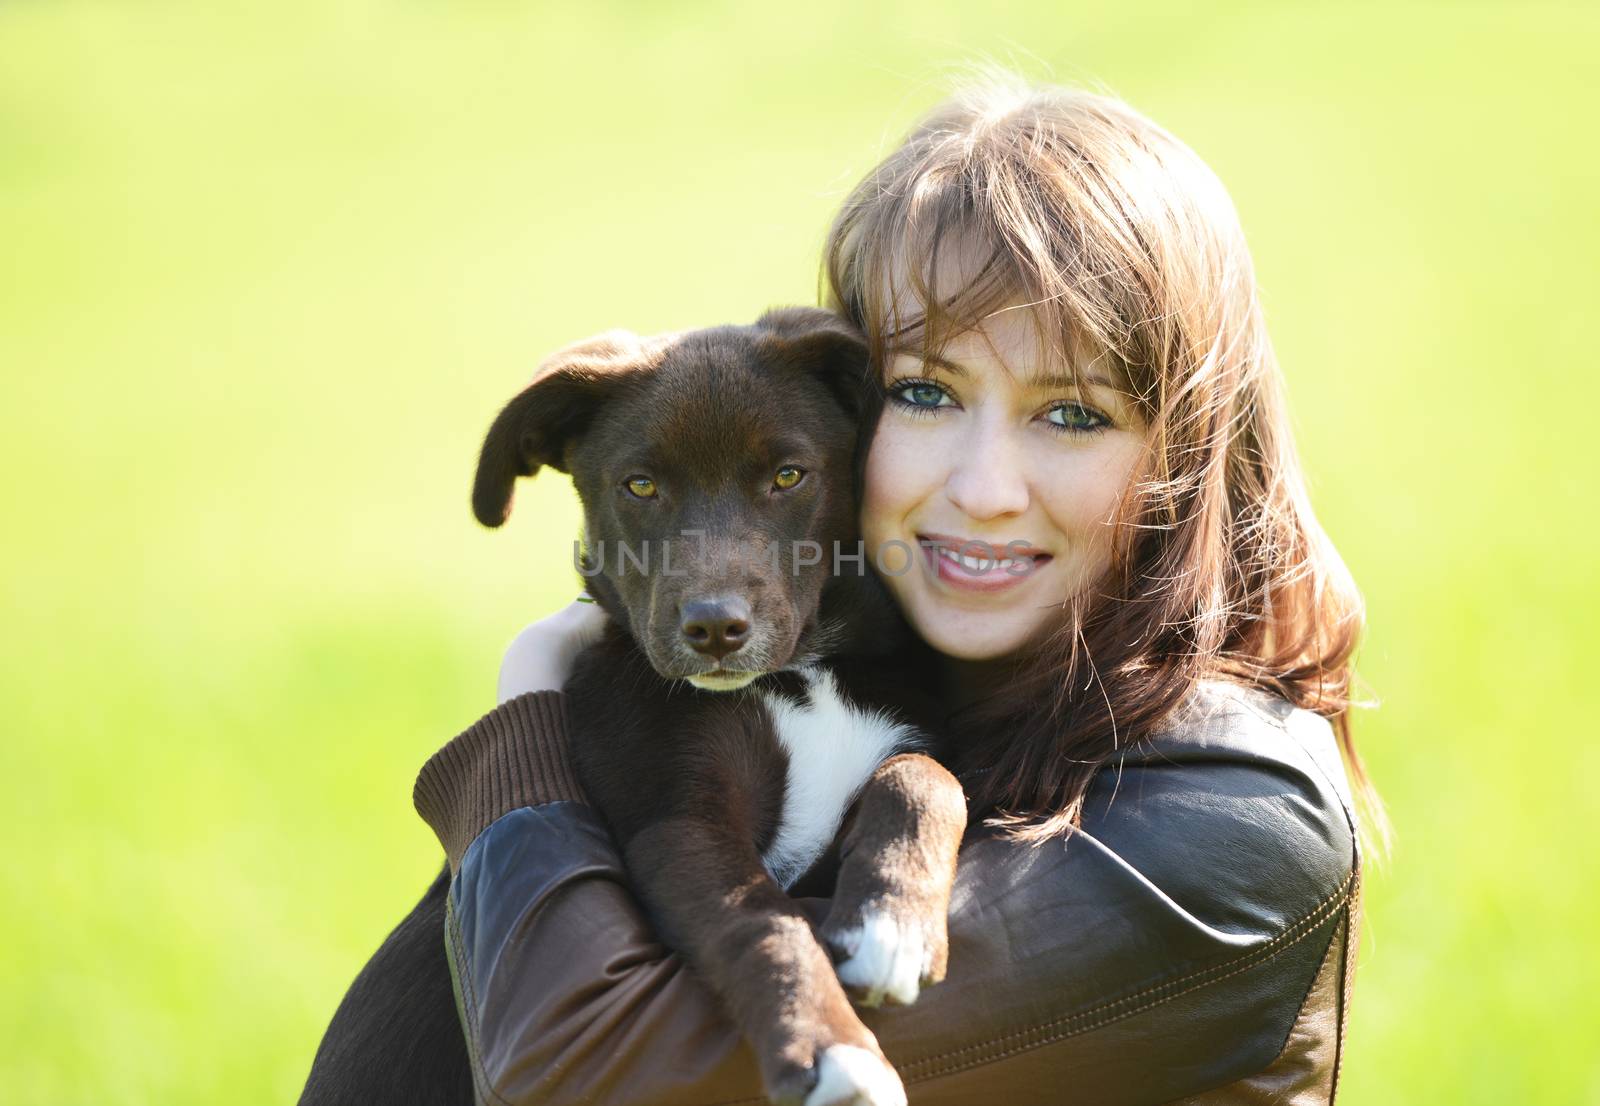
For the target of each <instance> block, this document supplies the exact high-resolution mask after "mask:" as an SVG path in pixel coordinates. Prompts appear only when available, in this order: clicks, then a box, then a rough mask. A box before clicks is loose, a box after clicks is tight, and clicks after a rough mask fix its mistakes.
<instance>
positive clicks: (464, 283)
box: [0, 0, 1600, 1106]
mask: <svg viewBox="0 0 1600 1106" xmlns="http://www.w3.org/2000/svg"><path fill="white" fill-rule="evenodd" d="M1597 32H1600V14H1597V10H1596V9H1595V8H1594V7H1593V6H1576V5H1574V6H1535V5H1526V4H1504V5H1495V4H1475V3H1473V4H1454V5H1449V4H1438V5H1430V6H1411V5H1391V4H1386V5H1372V6H1364V5H1352V4H1339V5H1326V6H1311V5H1288V4H1270V3H1262V4H1257V5H1230V6H1193V7H1191V6H1189V5H1183V4H1155V3H1145V2H1142V0H1141V2H1134V3H1125V4H1110V3H1094V4H1087V3H1059V2H1048V3H1033V4H1030V3H1011V2H1001V3H995V4H984V5H969V4H962V3H959V2H937V3H936V2H931V0H925V2H922V3H917V4H911V3H894V4H883V5H870V6H856V5H849V4H843V3H834V2H827V3H820V4H817V5H812V6H808V7H805V8H801V7H798V6H793V7H785V8H777V7H771V8H761V7H755V6H748V5H735V4H728V3H724V4H696V5H687V6H669V5H666V4H647V3H606V4H591V5H587V6H584V7H582V8H581V9H579V8H578V7H577V6H570V7H566V6H556V5H542V4H541V5H520V4H512V3H504V2H489V0H479V2H463V3H453V4H448V5H447V4H443V3H427V2H422V0H409V2H377V0H368V2H353V0H332V2H319V3H309V2H303V0H297V2H294V3H280V4H276V5H264V4H263V5H245V4H237V3H209V4H203V3H195V2H186V3H178V2H151V3H142V4H137V5H130V4H112V3H88V2H82V3H77V2H71V3H69V2H61V3H47V2H42V0H12V2H10V3H7V4H5V5H3V6H0V271H3V272H4V294H3V295H0V412H3V414H0V419H3V423H0V429H3V434H0V465H3V466H4V470H5V478H4V481H3V491H0V495H3V497H4V499H3V501H0V502H3V508H4V515H3V517H4V523H3V526H4V530H5V538H4V541H3V542H0V568H3V575H0V589H3V591H0V596H3V599H0V604H3V606H0V614H3V619H4V626H3V629H4V633H3V635H0V697H3V700H4V704H5V706H4V713H5V721H4V724H3V725H4V736H3V740H0V805H3V807H4V809H5V810H6V811H7V812H8V816H9V821H10V824H11V830H10V832H9V833H8V834H7V839H8V840H9V841H10V842H11V847H10V849H9V850H8V851H9V853H10V856H9V860H8V863H7V864H6V865H5V866H4V870H3V872H0V894H3V898H0V906H3V909H0V987H3V988H4V994H5V1000H4V1002H3V1004H0V1088H3V1090H0V1099H3V1100H4V1101H6V1102H8V1103H18V1104H49V1106H68V1104H78V1103H84V1104H88V1103H94V1104H104V1103H159V1104H162V1106H180V1104H189V1103H206V1104H211V1103H218V1102H229V1103H234V1102H238V1103H242V1102H263V1103H265V1102H288V1101H292V1100H293V1099H294V1098H295V1096H296V1095H297V1093H298V1090H299V1087H300V1084H301V1082H302V1081H303V1080H304V1077H305V1074H306V1071H307V1068H308V1066H309V1063H310V1060H311V1056H312V1053H313V1050H314V1049H315V1046H316V1044H317V1041H318V1039H319V1038H320V1035H321V1033H322V1030H323V1028H324V1027H325V1025H326V1023H327V1020H328V1018H329V1016H330V1015H331V1014H332V1012H333V1009H334V1006H335V1004H336V1003H337V1001H338V999H339V997H340V995H341V994H342V993H343V991H344V989H345V987H346V986H347V985H348V983H349V981H350V979H351V978H352V976H353V975H354V973H355V972H356V970H357V969H358V968H359V967H360V965H361V964H362V963H363V962H364V961H365V959H366V957H367V956H368V955H369V954H370V953H371V951H372V950H373V949H374V948H375V947H376V946H377V944H378V943H379V942H380V941H381V940H382V938H383V936H384V935H385V933H386V932H387V931H388V929H389V928H390V927H391V926H392V925H393V924H394V923H395V922H396V921H398V919H399V918H400V917H401V916H402V915H403V914H404V913H405V912H406V910H407V909H409V907H410V905H411V904H412V902H413V901H414V900H415V898H416V896H417V895H418V894H419V893H420V892H421V890H422V888H423V887H424V886H425V885H426V883H427V882H428V880H429V879H430V878H431V876H432V875H433V873H434V872H435V871H436V869H437V866H438V864H439V860H440V854H439V850H438V847H437V845H436V843H435V841H434V839H433V837H432V835H431V834H430V833H429V832H428V831H427V829H426V828H425V827H424V826H423V825H422V823H421V822H420V821H419V820H418V819H417V818H416V816H415V815H414V814H413V812H412V810H411V807H410V787H411V781H412V778H413V776H414V774H415V772H416V770H417V768H418V767H419V766H420V765H421V763H422V761H423V760H424V759H425V758H426V757H427V756H428V755H429V754H430V753H431V752H432V751H433V750H434V749H435V748H437V747H438V746H439V745H441V744H442V743H443V742H444V741H445V740H446V739H448V738H449V737H451V736H453V735H454V734H455V733H457V732H458V731H459V730H460V729H462V728H464V727H465V726H466V725H468V724H469V723H471V722H472V721H473V720H475V719H476V718H477V717H478V716H479V715H480V714H481V713H482V712H483V711H485V710H487V709H489V708H490V707H491V706H492V705H493V697H494V690H495V676H496V672H497V668H498V664H499V656H500V653H501V650H502V649H503V647H504V646H505V644H506V643H507V642H508V641H509V639H510V638H511V637H512V636H513V635H514V634H515V633H516V632H517V630H518V629H520V627H521V626H523V625H524V624H525V623H526V622H528V621H530V620H531V619H532V618H534V617H537V616H539V615H541V614H543V613H546V612H547V611H549V610H551V609H553V608H554V607H555V606H557V605H559V604H561V603H563V602H564V601H565V600H566V599H567V597H568V596H569V595H570V594H571V593H572V591H573V586H572V574H571V571H570V568H569V560H568V558H569V552H570V548H569V544H568V543H569V539H570V538H571V536H572V535H573V534H574V533H575V527H576V517H577V516H576V512H575V509H574V504H573V502H572V499H571V492H570V488H569V486H568V485H566V484H565V483H563V482H562V481H561V479H560V478H559V477H547V478H543V479H541V480H540V481H538V482H536V483H534V484H531V485H524V486H523V488H522V489H521V490H520V491H519V493H518V511H517V513H516V514H515V515H514V516H513V518H512V521H511V524H510V526H509V527H507V528H506V529H504V530H502V531H487V530H484V529H482V528H481V527H479V526H478V525H477V523H475V522H474V521H473V520H472V518H471V515H470V513H469V510H468V507H467V491H468V486H469V483H470V478H471V473H472V468H473V465H474V463H475V460H476V451H477V448H478V446H479V444H480V442H481V439H482V434H483V432H484V431H485V429H486V428H487V425H488V421H489V419H490V418H491V417H492V416H493V414H494V412H495V411H496V410H498V408H499V406H500V404H501V403H503V402H504V401H505V400H506V399H507V398H509V396H510V395H511V394H512V393H513V392H514V391H515V390H516V389H518V388H519V387H520V386H521V384H522V383H523V382H524V380H525V378H526V377H527V375H528V374H529V372H530V371H531V369H532V367H533V366H534V364H535V363H536V361H537V360H538V359H539V358H540V357H541V356H542V355H543V354H544V353H545V352H547V351H549V350H550V349H552V348H554V347H556V346H557V345H560V344H563V343H565V342H567V341H569V340H571V339H573V338H577V337H580V336H583V335H586V334H589V333H591V332H594V331H597V330H602V329H605V328H608V327H612V326H628V327H631V328H633V329H636V330H639V331H644V332H648V331H653V330H662V329H673V328H678V327H682V326H689V325H702V324H710V323H715V322H723V321H748V320H749V319H752V318H753V317H754V316H755V315H756V314H757V313H758V312H759V311H760V310H761V309H762V308H764V307H765V306H767V305H770V304H775V303H784V302H812V301H814V298H815V290H816V262H817V256H818V250H819V246H820V243H821V240H822V235H823V231H824V228H825V226H826V223H827V220H828V218H829V216H830V214H831V213H832V211H833V209H834V208H835V206H836V205H837V203H838V202H839V201H840V200H841V199H842V198H843V195H844V193H845V191H846V189H847V188H848V187H849V185H850V184H851V183H853V182H854V180H855V179H857V178H858V177H859V176H860V174H861V173H862V172H864V171H865V170H866V169H867V168H868V166H869V165H871V164H872V162H873V161H874V160H876V158H877V157H878V156H879V155H880V154H881V153H882V152H884V151H885V150H886V149H887V148H888V146H889V145H890V144H892V143H893V142H894V140H895V139H896V138H897V137H898V135H899V134H900V133H901V132H902V131H903V129H904V128H905V127H906V126H907V125H908V124H909V123H910V122H911V120H912V119H913V118H914V117H915V116H916V115H917V114H918V113H919V112H920V111H922V110H923V109H925V108H926V107H928V106H930V105H931V104H932V103H933V102H934V101H935V100H936V99H937V98H938V97H939V96H940V95H941V91H942V88H943V83H942V82H943V80H944V78H945V77H947V76H948V75H949V74H950V73H951V72H952V70H953V67H955V66H957V65H959V64H960V63H962V62H964V61H969V60H972V59H978V58H988V59H992V60H998V61H1001V62H1008V63H1011V64H1013V65H1014V66H1015V67H1016V68H1019V69H1021V70H1022V71H1024V72H1026V73H1028V74H1030V75H1032V76H1036V77H1053V78H1054V79H1058V80H1063V81H1088V82H1093V83H1095V84H1097V85H1099V86H1101V87H1104V88H1106V89H1109V90H1111V91H1114V92H1116V93H1118V94H1120V95H1122V96H1124V97H1126V98H1128V99H1129V100H1130V101H1131V102H1132V103H1133V104H1134V105H1136V106H1137V107H1139V108H1141V109H1143V110H1144V111H1146V112H1148V113H1149V114H1151V115H1152V116H1153V117H1154V118H1155V119H1157V120H1158V121H1159V122H1161V123H1163V124H1165V125H1167V126H1168V127H1170V128H1171V129H1173V130H1174V131H1175V132H1176V133H1177V134H1178V135H1180V136H1181V137H1183V138H1184V139H1185V140H1186V141H1188V142H1189V143H1190V144H1191V145H1193V146H1194V147H1195V148H1196V149H1197V150H1198V151H1199V152H1200V154H1201V155H1202V156H1203V157H1205V158H1206V159H1207V160H1208V161H1209V162H1210V163H1211V164H1212V165H1213V166H1214V167H1215V168H1216V170H1217V171H1218V173H1219V174H1220V175H1221V177H1222V178H1223V180H1224V181H1225V182H1226V183H1227V184H1228V186H1229V188H1230V189H1231V191H1232V193H1233V195H1234V198H1235V200H1236V202H1237V204H1238V206H1239V209H1240V211H1241V214H1242V216H1243V219H1244V222H1245V225H1246V229H1247V231H1248V232H1249V234H1250V236H1251V241H1252V243H1253V247H1254V250H1255V254H1256V259H1257V263H1258V267H1259V270H1260V274H1261V279H1262V282H1263V284H1264V287H1265V294H1266V301H1267V308H1268V312H1269V316H1270V319H1271V323H1272V328H1273V334H1274V338H1275V340H1276V343H1277V345H1278V348H1279V352H1280V355H1281V358H1282V361H1283V364H1284V366H1285V369H1286V372H1287V374H1288V377H1289V385H1290V392H1291V399H1292V402H1293V404H1294V408H1295V411H1296V418H1297V423H1298V426H1299V431H1300V435H1301V443H1302V448H1303V450H1304V453H1305V455H1306V458H1307V463H1308V468H1309V471H1310V473H1311V475H1312V480H1313V494H1314V497H1315V501H1316V503H1317V505H1318V508H1319V510H1320V512H1321V513H1322V515H1323V517H1324V519H1325V521H1326V523H1327V525H1328V528H1329V530H1330V531H1331V533H1332V534H1333V535H1334V538H1335V540H1336V542H1337V543H1338V544H1339V546H1340V548H1341V549H1342V550H1343V552H1344V553H1345V555H1346V557H1347V559H1348V560H1349V562H1350V564H1351V566H1352V568H1353V570H1354V572H1355V575H1356V577H1357V580H1358V581H1359V582H1360V583H1361V585H1362V586H1363V590H1364V592H1365V594H1366V596H1367V598H1368V601H1369V605H1370V618H1371V625H1370V632H1369V636H1368V639H1367V644H1366V646H1365V648H1364V650H1363V652H1362V654H1361V657H1360V667H1361V671H1362V673H1363V676H1364V678H1365V681H1366V683H1367V684H1368V685H1369V686H1370V688H1371V689H1372V691H1373V692H1374V693H1375V694H1376V695H1377V696H1378V697H1379V698H1380V699H1381V700H1382V703H1383V705H1382V708H1381V709H1380V710H1378V711H1376V712H1373V713H1370V714H1367V715H1364V716H1363V717H1362V718H1360V719H1359V734H1360V740H1361V743H1362V746H1363V748H1364V750H1365V753H1366V755H1367V757H1368V759H1369V762H1370V765H1371V767H1372V770H1373V773H1374V775H1375V777H1376V779H1377V781H1378V783H1379V785H1380V787H1381V789H1382V791H1383V793H1384V795H1385V797H1386V799H1387V801H1388V803H1389V807H1390V810H1391V813H1392V816H1393V820H1394V823H1395V827H1396V830H1397V841H1396V850H1395V853H1394V856H1393V860H1392V862H1391V863H1390V865H1389V866H1388V867H1387V869H1385V870H1383V871H1380V872H1377V873H1375V874H1374V875H1373V876H1372V877H1371V878H1370V879H1369V900H1368V915H1367V916H1368V935H1367V939H1366V943H1365V946H1364V949H1363V956H1362V967H1361V972H1360V976H1359V978H1358V988H1357V1005H1356V1007H1355V1013H1354V1018H1353V1025H1352V1038H1351V1045H1350V1052H1349V1056H1348V1059H1347V1063H1346V1073H1347V1077H1346V1089H1347V1098H1346V1101H1348V1102H1351V1103H1356V1104H1374V1103H1410V1102H1448V1103H1503V1102H1549V1103H1566V1102H1576V1101H1600V1067H1597V1063H1596V1051H1597V1050H1596V1047H1595V1042H1596V1041H1597V1040H1600V1026H1597V1021H1600V1018H1597V1011H1600V1007H1597V1005H1596V1003H1595V1000H1594V995H1595V993H1596V990H1597V985H1600V971H1597V962H1600V958H1597V957H1596V955H1595V953H1594V952H1593V951H1592V950H1591V947H1590V945H1589V939H1590V937H1589V934H1590V933H1591V932H1592V931H1591V930H1590V928H1589V927H1590V926H1591V925H1592V924H1593V920H1594V918H1595V916H1596V913H1597V907H1600V878H1597V877H1600V871H1597V867H1600V866H1597V863H1596V854H1595V850H1594V848H1593V847H1592V845H1591V844H1590V838H1591V836H1592V834H1593V829H1592V827H1593V826H1594V824H1595V822H1596V820H1597V817H1600V795H1597V783H1596V780H1597V779H1600V752H1597V749H1596V742H1595V735H1596V726H1595V723H1594V714H1593V705H1592V690H1593V687H1594V685H1593V684H1590V683H1589V680H1590V678H1591V676H1590V675H1589V674H1590V672H1591V671H1592V669H1593V668H1594V666H1595V663H1596V661H1597V660H1600V646H1597V643H1596V622H1597V616H1600V586H1597V582H1596V571H1595V566H1596V563H1597V556H1596V554H1597V552H1600V550H1597V533H1600V530H1597V527H1596V524H1595V507H1596V503H1595V496H1594V494H1593V492H1592V489H1591V479H1592V476H1591V474H1592V472H1593V463H1592V460H1591V453H1590V451H1591V450H1592V449H1593V448H1594V444H1595V434H1594V432H1593V430H1592V428H1591V426H1592V421H1593V417H1594V412H1595V409H1596V399H1597V387H1596V382H1595V373H1596V356H1595V343H1594V338H1593V324H1594V318H1595V315H1594V307H1593V299H1594V296H1595V293H1596V289H1597V287H1600V281H1597V277H1600V265H1597V260H1596V259H1597V257H1600V219H1597V217H1596V214H1595V211H1596V208H1595V197H1596V196H1597V195H1600V179H1597V178H1600V155H1597V154H1596V150H1595V142H1594V118H1595V110H1596V108H1597V107H1600V102H1597V101H1600V95H1597V82H1596V70H1595V68H1594V57H1595V54H1596V49H1597V47H1600V34H1597ZM19 829H20V832H19Z"/></svg>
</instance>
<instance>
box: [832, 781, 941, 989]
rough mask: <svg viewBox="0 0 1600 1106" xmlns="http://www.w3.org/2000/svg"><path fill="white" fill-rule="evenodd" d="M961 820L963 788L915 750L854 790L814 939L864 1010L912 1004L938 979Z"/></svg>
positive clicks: (939, 978) (939, 977)
mask: <svg viewBox="0 0 1600 1106" xmlns="http://www.w3.org/2000/svg"><path fill="white" fill-rule="evenodd" d="M966 822H967V804H966V797H965V795H964V794H963V793H962V790H961V784H960V783H959V782H958V781H957V780H956V778H955V777H954V776H953V775H951V774H950V772H949V770H948V769H946V768H945V767H944V766H943V765H941V764H939V763H938V762H937V761H935V760H933V759H932V758H931V757H927V756H924V755H923V754H921V753H904V754H901V755H899V756H894V757H890V758H889V759H888V760H886V761H884V762H883V763H882V764H881V765H879V766H878V769H877V770H876V771H875V772H874V773H873V774H872V777H871V779H869V780H868V781H867V784H866V786H865V787H863V788H862V791H861V796H860V797H859V798H858V799H857V800H856V804H855V807H854V809H853V810H852V812H851V820H850V824H849V826H848V827H847V829H846V831H845V834H844V839H843V843H842V846H841V849H840V867H839V879H838V884H837V886H836V888H835V890H834V896H833V905H832V907H831V908H830V909H829V912H828V917H827V919H826V921H824V922H823V925H822V931H821V932H822V938H823V940H824V942H826V944H827V945H828V947H829V949H830V950H832V952H833V954H834V957H835V959H836V960H837V961H838V974H839V979H840V981H841V982H842V983H844V984H845V986H846V987H848V988H849V989H850V992H851V994H853V995H855V996H856V998H857V999H858V1000H859V1001H860V1002H861V1003H862V1004H863V1005H866V1006H877V1005H878V1004H879V1003H881V1002H883V1001H884V999H888V1000H890V1001H891V1002H896V1003H911V1002H915V1001H916V998H917V995H918V993H919V991H920V989H921V988H922V987H925V986H927V985H929V984H932V983H937V982H938V981H939V980H941V979H943V978H944V973H945V965H946V960H947V957H948V953H949V936H948V922H949V914H950V888H951V885H952V883H953V882H954V880H955V873H956V854H957V853H958V852H959V850H960V848H961V835H962V832H963V831H964V830H965V828H966Z"/></svg>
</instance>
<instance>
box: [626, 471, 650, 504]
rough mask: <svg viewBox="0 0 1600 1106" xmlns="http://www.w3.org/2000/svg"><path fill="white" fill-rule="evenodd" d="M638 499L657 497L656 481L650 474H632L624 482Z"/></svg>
mask: <svg viewBox="0 0 1600 1106" xmlns="http://www.w3.org/2000/svg"><path fill="white" fill-rule="evenodd" d="M623 487H625V488H627V489H628V491H629V492H631V493H632V494H633V495H634V497H635V498H637V499H654V498H655V497H656V482H655V481H654V480H652V479H650V478H649V477H648V476H630V477H628V479H627V480H626V481H624V482H623Z"/></svg>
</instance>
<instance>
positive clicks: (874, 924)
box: [836, 910, 933, 1006]
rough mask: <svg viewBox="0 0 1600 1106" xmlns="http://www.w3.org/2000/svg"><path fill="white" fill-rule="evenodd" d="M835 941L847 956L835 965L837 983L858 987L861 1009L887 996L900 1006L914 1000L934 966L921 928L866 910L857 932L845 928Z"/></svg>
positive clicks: (873, 1004) (931, 952)
mask: <svg viewBox="0 0 1600 1106" xmlns="http://www.w3.org/2000/svg"><path fill="white" fill-rule="evenodd" d="M836 941H837V943H838V944H839V946H840V947H841V948H842V949H843V950H844V953H845V955H846V957H847V959H845V960H844V961H843V962H841V963H840V964H839V966H838V975H839V982H840V983H843V984H844V985H845V986H847V987H858V988H860V989H861V990H862V992H863V994H862V995H861V998H860V1000H859V1001H860V1002H861V1004H862V1005H863V1006H877V1005H878V1004H879V1003H881V1002H882V1001H883V999H884V996H886V995H887V996H888V997H889V998H892V999H894V1000H895V1001H896V1002H899V1003H906V1004H909V1003H913V1002H915V1001H917V993H918V990H919V988H920V986H921V983H922V977H923V976H925V975H927V974H928V972H929V971H931V970H932V966H933V965H932V959H933V950H932V949H931V948H929V947H928V943H927V942H926V941H925V940H923V937H922V929H921V927H918V926H903V925H900V924H899V923H898V922H897V921H896V920H895V919H894V918H893V917H891V916H890V915H887V914H880V913H877V912H876V911H872V910H868V911H866V912H865V913H864V915H863V917H862V924H861V928H860V929H847V930H845V931H844V932H842V933H840V934H839V935H838V937H837V938H836Z"/></svg>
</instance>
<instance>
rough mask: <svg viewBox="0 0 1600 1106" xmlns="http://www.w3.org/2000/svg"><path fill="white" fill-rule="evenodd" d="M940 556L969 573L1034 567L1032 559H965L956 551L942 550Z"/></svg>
mask: <svg viewBox="0 0 1600 1106" xmlns="http://www.w3.org/2000/svg"><path fill="white" fill-rule="evenodd" d="M939 556H941V557H943V558H945V559H946V560H948V561H953V562H954V563H956V564H958V565H960V566H961V567H962V568H964V569H966V570H967V571H968V572H988V571H989V570H991V569H996V568H998V569H1000V570H1001V571H1002V572H1005V571H1009V570H1010V569H1013V568H1015V567H1016V566H1018V565H1026V566H1028V567H1030V568H1031V567H1032V566H1033V558H1032V557H1001V558H1000V559H999V560H998V561H997V560H995V559H993V558H991V557H964V556H962V555H961V554H960V553H957V552H956V551H955V550H954V549H946V548H940V550H939Z"/></svg>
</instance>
